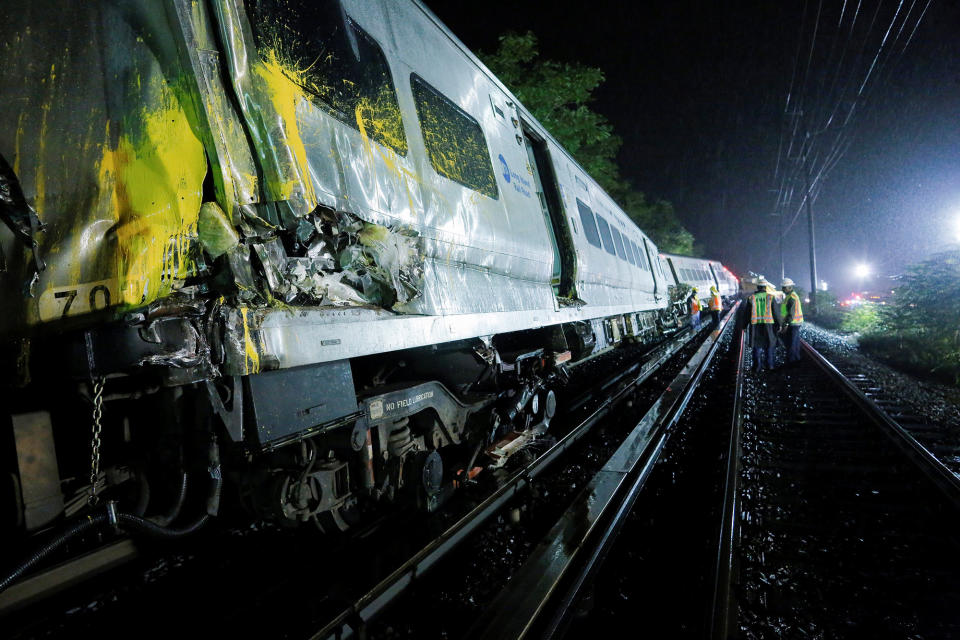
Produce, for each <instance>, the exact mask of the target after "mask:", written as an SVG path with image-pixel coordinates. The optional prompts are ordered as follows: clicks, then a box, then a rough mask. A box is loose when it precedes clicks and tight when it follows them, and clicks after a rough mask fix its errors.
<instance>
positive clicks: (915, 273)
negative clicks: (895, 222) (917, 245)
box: [881, 249, 960, 377]
mask: <svg viewBox="0 0 960 640" xmlns="http://www.w3.org/2000/svg"><path fill="white" fill-rule="evenodd" d="M884 311H885V312H884V313H883V317H882V319H881V322H882V326H881V329H882V331H883V333H885V334H887V335H890V336H892V337H894V338H895V339H897V340H898V341H899V343H900V344H902V345H904V346H906V345H908V344H910V345H913V347H914V348H916V346H917V345H923V348H922V349H920V351H921V352H922V353H925V354H926V356H925V358H924V359H925V361H926V363H927V365H928V367H929V370H931V371H938V370H939V371H953V372H954V373H953V376H954V377H956V376H957V375H958V372H960V368H958V365H960V323H958V319H960V249H951V250H949V251H944V252H941V253H937V254H934V255H933V256H931V257H930V258H928V259H926V260H924V261H923V262H920V263H917V264H915V265H912V266H911V267H910V268H909V269H908V270H907V272H906V273H905V274H904V275H902V276H900V277H899V283H898V285H897V287H896V288H895V289H894V294H893V299H892V300H891V301H890V303H889V304H888V305H886V308H885V310H884Z"/></svg>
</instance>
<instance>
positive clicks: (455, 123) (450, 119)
mask: <svg viewBox="0 0 960 640" xmlns="http://www.w3.org/2000/svg"><path fill="white" fill-rule="evenodd" d="M410 86H411V87H412V89H413V99H414V102H416V104H417V115H418V116H419V117H420V130H421V131H422V132H423V143H424V145H426V147H427V155H428V156H429V157H430V164H432V165H433V168H434V170H435V171H436V172H437V173H439V174H440V175H442V176H443V177H445V178H449V179H451V180H453V181H454V182H459V183H460V184H462V185H463V186H465V187H467V188H469V189H473V190H474V191H478V192H480V193H482V194H483V195H485V196H487V197H488V198H493V199H496V198H497V180H496V178H495V177H494V175H493V165H492V164H491V163H490V151H489V150H488V149H487V140H486V138H484V136H483V129H481V128H480V123H479V122H477V121H476V120H475V119H474V118H473V117H472V116H471V115H470V114H468V113H467V112H466V111H464V110H463V109H461V108H460V107H458V106H457V105H455V104H454V103H453V102H452V101H451V100H449V99H448V98H447V97H446V96H444V95H443V94H442V93H440V92H439V91H437V90H436V89H434V88H433V87H431V86H430V85H429V84H427V83H426V82H425V81H424V80H423V78H421V77H420V76H418V75H417V74H415V73H414V74H411V75H410Z"/></svg>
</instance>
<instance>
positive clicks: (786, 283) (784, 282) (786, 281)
mask: <svg viewBox="0 0 960 640" xmlns="http://www.w3.org/2000/svg"><path fill="white" fill-rule="evenodd" d="M780 286H781V287H792V286H794V284H793V280H791V279H790V278H784V279H783V280H781V281H780Z"/></svg>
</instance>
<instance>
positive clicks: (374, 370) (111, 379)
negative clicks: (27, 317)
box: [0, 311, 679, 542]
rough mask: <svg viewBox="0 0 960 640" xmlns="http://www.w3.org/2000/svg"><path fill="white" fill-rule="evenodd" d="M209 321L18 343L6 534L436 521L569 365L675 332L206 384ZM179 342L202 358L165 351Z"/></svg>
mask: <svg viewBox="0 0 960 640" xmlns="http://www.w3.org/2000/svg"><path fill="white" fill-rule="evenodd" d="M209 317H210V315H209V314H207V315H206V316H204V315H202V314H200V315H197V316H196V317H193V318H187V319H185V318H183V317H178V318H169V319H165V320H157V321H156V322H155V323H154V324H155V326H154V327H153V328H152V329H151V330H145V329H144V326H145V325H143V324H140V325H138V326H119V327H118V326H109V327H106V328H103V327H102V328H99V329H96V330H90V331H85V332H83V333H79V334H73V335H70V334H67V335H65V336H62V337H58V338H55V339H53V338H51V339H49V340H43V341H40V340H34V341H27V340H19V341H15V342H14V343H11V345H10V346H11V353H9V354H8V355H9V357H10V360H9V361H10V362H18V363H21V364H20V365H19V366H17V367H15V368H13V369H12V370H11V371H12V373H13V377H14V378H15V379H14V380H8V381H7V382H8V383H11V384H15V383H18V384H19V386H13V387H11V386H8V387H6V388H7V389H8V392H7V393H6V395H7V400H6V402H5V405H6V407H8V410H9V413H8V414H7V419H8V421H9V428H8V429H6V430H5V433H6V434H7V436H6V437H7V438H8V444H9V445H10V446H8V447H5V451H7V452H9V454H8V455H5V457H4V458H3V468H2V470H3V473H2V476H0V482H2V484H3V485H4V486H3V487H2V490H0V508H2V513H3V514H4V515H3V517H2V521H0V526H2V527H3V528H4V529H6V530H7V533H13V534H15V535H16V536H17V537H18V538H19V539H21V540H25V541H27V542H29V539H30V537H31V536H32V535H33V534H37V533H42V532H46V531H49V530H50V529H51V528H56V527H58V526H61V525H69V523H71V522H74V521H77V520H78V519H79V518H81V517H82V516H84V515H85V514H90V513H94V512H96V513H99V512H102V511H103V509H106V512H107V514H108V515H109V518H108V520H110V521H111V522H113V524H114V525H115V526H118V527H120V528H123V524H124V523H127V524H128V525H130V526H129V527H128V528H132V529H134V530H137V531H142V532H145V533H155V534H159V535H167V536H169V535H179V534H181V533H188V532H191V531H193V530H195V529H196V528H197V527H198V526H200V524H205V523H206V521H207V520H209V518H211V517H213V516H216V515H221V516H227V517H228V518H238V519H246V520H249V519H257V520H269V521H273V522H276V523H280V524H282V525H285V526H298V525H308V526H316V527H318V528H319V529H321V530H322V531H325V532H330V531H342V530H346V529H348V528H350V527H351V526H353V525H355V524H356V523H358V522H360V521H362V520H363V519H364V517H365V514H370V513H376V512H378V511H381V510H383V509H384V505H394V506H399V507H402V508H408V507H415V508H418V509H421V510H424V511H434V510H436V509H438V508H440V507H441V505H442V504H443V502H444V501H445V500H446V499H447V498H448V497H449V496H450V495H451V494H452V492H454V491H455V490H456V489H457V488H458V487H460V486H462V485H464V484H467V483H470V482H472V481H474V479H475V478H476V476H477V475H478V474H479V473H481V472H483V471H484V470H494V469H498V468H502V467H504V466H505V465H507V464H508V462H509V460H510V459H511V457H512V456H513V455H514V454H516V453H517V452H520V451H522V450H524V449H525V448H527V447H528V446H529V445H530V443H532V442H533V441H535V440H536V439H537V438H539V437H540V436H542V435H543V434H545V433H547V432H548V430H549V428H550V423H551V420H552V419H553V418H554V417H555V414H556V410H557V393H558V392H559V391H560V390H561V389H562V388H563V385H564V383H565V381H566V378H567V370H568V368H569V367H571V366H576V363H579V362H582V361H584V360H586V359H588V358H591V357H593V356H595V355H597V354H599V353H602V352H604V351H607V350H609V349H612V348H614V347H616V346H617V345H619V344H621V343H623V342H625V341H649V340H653V339H656V338H657V337H658V336H660V335H662V334H663V333H664V332H669V331H670V330H671V328H675V327H677V326H679V322H678V321H677V319H676V317H675V316H674V315H673V314H664V313H663V312H656V311H652V312H646V313H636V314H629V315H626V316H617V317H614V318H605V319H596V320H592V321H585V322H577V323H568V324H563V325H554V326H552V327H546V328H542V329H535V330H526V331H518V332H514V333H508V334H500V335H496V336H490V337H483V338H477V339H470V340H460V341H455V342H449V343H444V344H439V345H433V346H428V347H421V348H415V349H407V350H401V351H395V352H391V353H387V354H376V355H370V356H364V357H358V358H353V359H351V360H340V361H333V362H324V363H318V364H314V365H308V366H301V367H294V368H288V369H278V370H274V371H265V372H262V373H259V374H256V375H248V376H225V375H220V376H217V375H215V372H216V364H217V363H216V355H215V353H216V351H217V349H216V346H215V340H210V339H209V336H211V335H212V333H213V332H212V331H211V330H210V327H209V326H205V325H204V322H205V321H206V320H205V318H209ZM184 336H189V339H190V340H193V343H191V345H192V346H191V349H190V350H189V351H190V354H194V353H200V354H203V355H204V357H200V358H194V357H192V356H191V355H190V354H187V353H185V351H188V350H187V349H179V350H174V351H173V352H172V353H171V351H170V349H166V351H164V350H163V349H161V348H160V347H161V346H163V345H165V344H167V343H168V342H169V341H174V340H180V341H181V342H182V343H186V342H189V341H190V340H186V339H185V338H184ZM151 349H153V351H151ZM161 352H162V353H161ZM209 354H214V355H213V356H210V355H209ZM134 360H135V361H136V362H138V363H139V365H138V366H136V367H129V366H124V364H125V361H129V362H126V364H129V363H130V362H132V361H134ZM27 362H29V363H30V364H29V366H27V365H26V363H27ZM107 371H110V373H106V372H107ZM121 371H122V373H121ZM111 514H112V515H111ZM118 514H119V515H118ZM134 524H135V526H134Z"/></svg>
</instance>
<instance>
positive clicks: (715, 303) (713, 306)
mask: <svg viewBox="0 0 960 640" xmlns="http://www.w3.org/2000/svg"><path fill="white" fill-rule="evenodd" d="M722 310H723V300H721V299H720V294H719V293H715V294H713V295H712V296H710V311H722Z"/></svg>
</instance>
